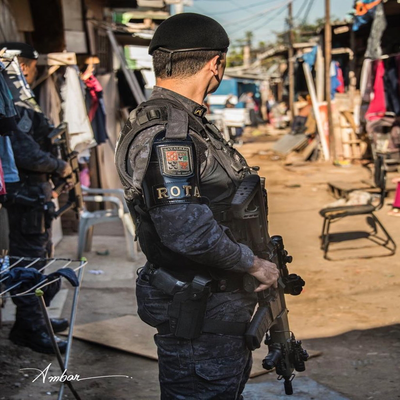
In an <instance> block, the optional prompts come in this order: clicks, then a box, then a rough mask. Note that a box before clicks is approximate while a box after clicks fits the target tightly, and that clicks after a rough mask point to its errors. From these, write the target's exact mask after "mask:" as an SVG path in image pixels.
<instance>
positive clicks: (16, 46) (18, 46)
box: [0, 42, 39, 60]
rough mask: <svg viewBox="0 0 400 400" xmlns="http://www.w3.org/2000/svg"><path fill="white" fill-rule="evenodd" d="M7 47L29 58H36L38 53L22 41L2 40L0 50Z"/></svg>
mask: <svg viewBox="0 0 400 400" xmlns="http://www.w3.org/2000/svg"><path fill="white" fill-rule="evenodd" d="M4 47H7V50H18V51H20V53H19V54H18V56H20V57H25V58H29V59H31V60H37V59H38V58H39V53H38V52H37V51H36V50H35V49H34V48H33V47H32V46H30V45H29V44H26V43H22V42H4V43H0V50H1V49H3V48H4Z"/></svg>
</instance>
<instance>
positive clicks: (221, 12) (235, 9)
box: [213, 0, 277, 15]
mask: <svg viewBox="0 0 400 400" xmlns="http://www.w3.org/2000/svg"><path fill="white" fill-rule="evenodd" d="M274 1H277V0H270V1H266V0H264V1H261V2H259V3H255V4H248V5H247V6H245V7H238V8H234V9H232V10H227V11H218V12H215V13H213V15H221V14H230V13H233V12H236V11H240V10H245V11H248V12H250V11H249V8H251V7H257V6H260V5H265V4H267V3H273V2H274ZM233 4H235V5H238V4H237V3H235V2H234V1H233Z"/></svg>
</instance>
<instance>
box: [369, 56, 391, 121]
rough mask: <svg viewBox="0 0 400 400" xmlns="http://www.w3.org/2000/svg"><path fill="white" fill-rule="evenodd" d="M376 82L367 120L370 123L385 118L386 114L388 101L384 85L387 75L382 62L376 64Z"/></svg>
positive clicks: (378, 61)
mask: <svg viewBox="0 0 400 400" xmlns="http://www.w3.org/2000/svg"><path fill="white" fill-rule="evenodd" d="M374 69H375V70H376V72H375V81H374V91H373V93H372V94H371V95H372V99H371V101H370V103H369V107H368V110H367V112H366V115H365V118H366V119H367V120H368V121H374V120H376V119H380V118H382V117H384V115H385V113H386V101H385V87H384V83H383V76H384V75H385V66H384V64H383V61H382V60H377V61H375V62H374Z"/></svg>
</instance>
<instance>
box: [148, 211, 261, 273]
mask: <svg viewBox="0 0 400 400" xmlns="http://www.w3.org/2000/svg"><path fill="white" fill-rule="evenodd" d="M150 215H151V219H152V221H153V223H154V226H155V228H156V230H157V233H158V235H159V236H160V238H161V240H162V242H163V244H164V245H165V246H166V247H168V248H169V249H171V250H172V251H174V252H176V253H179V254H182V255H184V256H186V257H188V258H190V259H192V260H193V261H196V262H198V263H201V264H205V265H208V266H210V267H214V268H220V269H226V270H227V269H229V270H233V271H238V272H246V271H247V269H249V268H250V267H251V266H252V265H253V261H254V255H253V252H252V251H251V250H250V249H249V248H248V247H247V246H245V245H243V244H240V243H237V242H236V241H235V240H234V238H233V237H232V235H231V234H230V232H229V230H227V228H225V227H223V226H221V225H219V224H218V223H217V221H216V220H215V219H214V216H213V214H212V212H211V210H210V208H209V207H208V206H207V205H205V204H178V205H168V206H163V207H157V208H153V209H151V210H150Z"/></svg>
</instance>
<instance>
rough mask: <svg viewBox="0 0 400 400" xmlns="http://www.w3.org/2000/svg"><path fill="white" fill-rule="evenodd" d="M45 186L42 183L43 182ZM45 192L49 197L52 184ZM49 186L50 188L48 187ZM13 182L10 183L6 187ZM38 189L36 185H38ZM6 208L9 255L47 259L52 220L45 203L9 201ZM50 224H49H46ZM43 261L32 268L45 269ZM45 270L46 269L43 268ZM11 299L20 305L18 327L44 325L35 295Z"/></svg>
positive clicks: (22, 265) (39, 326)
mask: <svg viewBox="0 0 400 400" xmlns="http://www.w3.org/2000/svg"><path fill="white" fill-rule="evenodd" d="M42 185H43V184H42ZM44 185H45V187H44V188H43V189H44V190H43V191H42V192H43V193H44V194H45V201H48V200H49V193H51V187H50V184H49V183H45V184H44ZM47 185H48V187H47ZM10 187H11V190H12V189H13V188H12V185H7V189H8V190H9V188H10ZM49 188H50V192H49V190H48V189H49ZM35 191H37V186H36V187H35ZM5 207H6V209H7V213H8V221H9V229H10V233H9V242H10V249H9V254H10V256H16V257H28V258H46V257H48V256H49V255H51V252H52V243H51V229H50V227H49V221H47V222H45V220H46V213H45V211H44V209H43V206H28V205H23V204H16V203H11V204H10V203H8V204H7V203H6V204H5ZM42 218H43V222H44V229H43V227H42V228H41V227H40V226H38V223H40V219H42ZM46 226H47V227H46ZM31 262H32V261H22V262H20V263H18V267H25V266H27V265H28V264H30V263H31ZM44 265H45V263H44V262H36V263H34V264H33V265H32V266H31V268H35V269H37V270H39V269H41V268H43V266H44ZM41 272H43V273H44V271H41ZM12 301H13V302H14V304H15V305H16V306H17V310H16V316H15V320H16V323H17V325H18V326H19V327H21V328H23V329H30V330H38V329H42V328H43V327H44V326H45V322H44V317H43V315H42V312H41V309H40V306H39V301H38V299H37V298H36V296H35V295H34V294H33V295H29V296H21V297H13V298H12Z"/></svg>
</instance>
